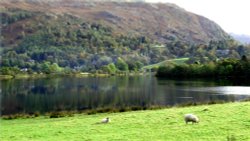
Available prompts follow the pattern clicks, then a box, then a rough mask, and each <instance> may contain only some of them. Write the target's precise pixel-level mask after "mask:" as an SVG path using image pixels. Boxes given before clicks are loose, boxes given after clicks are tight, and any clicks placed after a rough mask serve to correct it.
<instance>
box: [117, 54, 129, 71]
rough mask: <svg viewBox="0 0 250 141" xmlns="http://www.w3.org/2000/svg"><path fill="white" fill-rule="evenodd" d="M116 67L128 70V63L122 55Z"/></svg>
mask: <svg viewBox="0 0 250 141" xmlns="http://www.w3.org/2000/svg"><path fill="white" fill-rule="evenodd" d="M116 67H117V68H118V69H119V70H120V71H128V64H127V63H126V62H125V61H124V60H123V59H122V58H120V57H119V58H118V59H117V62H116Z"/></svg>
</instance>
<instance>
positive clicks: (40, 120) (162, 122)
mask: <svg viewBox="0 0 250 141" xmlns="http://www.w3.org/2000/svg"><path fill="white" fill-rule="evenodd" d="M186 113H194V114H197V115H198V116H199V118H200V123H198V124H191V123H190V124H188V125H186V124H185V122H184V120H183V115H184V114H186ZM105 117H109V118H110V119H111V122H110V123H106V124H97V122H99V121H100V120H101V119H103V118H105ZM0 123H1V126H0V128H1V132H0V140H1V141H15V140H18V141H37V140H41V141H55V140H58V141H63V140H65V141H74V140H75V141H77V140H79V141H227V140H228V141H234V140H237V141H249V140H250V102H242V103H227V104H216V105H203V106H194V107H184V108H176V107H174V108H169V109H160V110H146V111H133V112H124V113H105V114H96V115H85V114H77V115H74V116H73V117H63V118H52V119H51V118H48V117H45V116H41V117H37V118H30V119H14V120H4V119H1V120H0Z"/></svg>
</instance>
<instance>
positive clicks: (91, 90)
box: [1, 75, 249, 114]
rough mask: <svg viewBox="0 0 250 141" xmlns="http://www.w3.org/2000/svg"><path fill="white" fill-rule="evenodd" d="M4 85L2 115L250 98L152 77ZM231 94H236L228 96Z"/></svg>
mask: <svg viewBox="0 0 250 141" xmlns="http://www.w3.org/2000/svg"><path fill="white" fill-rule="evenodd" d="M1 85H2V93H1V97H2V103H1V112H2V114H14V113H31V112H37V111H38V112H41V113H45V112H50V111H54V110H85V109H96V108H107V107H114V108H119V107H130V106H142V107H145V106H146V107H149V106H156V105H157V106H158V105H161V106H166V105H176V104H181V103H187V102H208V101H216V100H223V101H235V100H239V99H242V98H246V97H248V96H249V94H248V93H246V92H249V87H231V86H230V87H229V86H224V87H221V84H218V83H215V82H214V81H176V80H163V79H156V78H155V77H154V76H150V75H149V76H136V77H105V78H94V77H88V78H72V77H64V78H50V79H49V78H48V79H13V80H2V81H1ZM236 88H237V89H236ZM243 88H244V89H243ZM229 91H230V94H233V95H225V94H228V92H229ZM233 92H237V94H240V95H241V96H238V95H237V94H236V93H233ZM218 94H220V95H218ZM235 94H236V95H235Z"/></svg>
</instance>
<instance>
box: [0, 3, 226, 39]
mask: <svg viewBox="0 0 250 141" xmlns="http://www.w3.org/2000/svg"><path fill="white" fill-rule="evenodd" d="M0 3H1V5H2V8H8V9H9V8H17V9H22V10H26V11H32V12H40V13H43V14H46V15H53V16H54V17H55V18H56V17H58V16H59V15H64V14H67V15H71V16H74V17H77V18H80V19H81V20H84V21H88V22H98V23H102V24H104V25H106V26H109V27H111V28H112V29H114V32H115V33H117V34H124V35H144V36H147V37H149V38H151V39H154V40H157V41H159V42H162V43H164V42H167V41H173V40H181V41H186V42H194V43H207V42H208V41H210V40H223V39H227V38H228V35H227V34H226V33H225V32H224V31H223V30H222V29H221V28H220V27H219V26H218V25H217V24H216V23H214V22H213V21H210V20H208V19H206V18H205V17H202V16H199V15H195V14H193V13H190V12H187V11H185V10H184V9H182V8H180V7H178V6H176V5H173V4H149V3H124V2H123V3H118V2H91V1H84V0H74V1H68V0H58V1H49V2H44V1H39V0H32V1H31V0H22V1H21V0H17V1H16V0H15V2H14V1H13V2H11V1H8V2H7V1H3V2H0Z"/></svg>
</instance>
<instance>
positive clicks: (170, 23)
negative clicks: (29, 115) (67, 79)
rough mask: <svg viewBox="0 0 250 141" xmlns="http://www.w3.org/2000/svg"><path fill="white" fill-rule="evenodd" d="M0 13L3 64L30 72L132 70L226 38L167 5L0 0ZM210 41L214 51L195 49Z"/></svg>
mask: <svg viewBox="0 0 250 141" xmlns="http://www.w3.org/2000/svg"><path fill="white" fill-rule="evenodd" d="M0 11H1V13H0V14H1V25H0V28H1V29H0V30H1V36H0V40H1V42H0V43H1V47H2V48H1V50H0V51H1V54H2V58H1V59H2V60H1V66H5V67H18V68H30V69H31V70H34V71H44V72H46V71H47V69H48V66H50V65H51V67H52V68H58V67H63V68H67V69H72V68H73V69H75V70H82V71H95V70H99V69H107V68H105V67H106V66H107V65H111V68H112V65H115V66H116V67H117V68H118V69H119V70H126V69H135V70H136V69H138V68H140V67H141V66H143V65H148V64H153V63H158V62H160V61H163V60H166V59H169V58H176V57H190V56H193V57H195V56H196V55H197V56H200V57H201V56H204V55H205V53H206V52H205V51H203V49H210V50H212V48H213V47H216V42H220V41H225V40H228V39H230V36H229V35H228V34H227V33H225V32H224V31H223V30H222V29H221V27H219V26H218V25H217V24H216V23H214V22H213V21H211V20H209V19H207V18H205V17H202V16H199V15H196V14H193V13H190V12H187V11H185V10H184V9H182V8H180V7H178V6H177V5H174V4H169V3H165V4H162V3H161V4H152V3H145V2H142V1H140V0H139V1H137V2H128V1H127V0H124V1H122V2H118V1H115V0H114V1H106V0H105V2H103V1H101V0H94V1H92V0H73V1H72V0H1V1H0ZM211 40H213V42H211V43H213V47H210V48H205V47H202V46H200V47H197V48H196V45H201V44H204V45H207V44H208V43H210V41H211ZM225 45H226V44H225V43H222V42H220V45H219V47H220V48H225ZM197 49H199V50H198V52H196V51H197ZM211 54H212V56H213V55H214V51H213V52H212V53H210V56H211ZM234 54H236V53H234ZM236 55H237V54H236ZM211 58H214V56H213V57H211ZM112 63H113V64H112ZM52 70H54V69H52Z"/></svg>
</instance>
